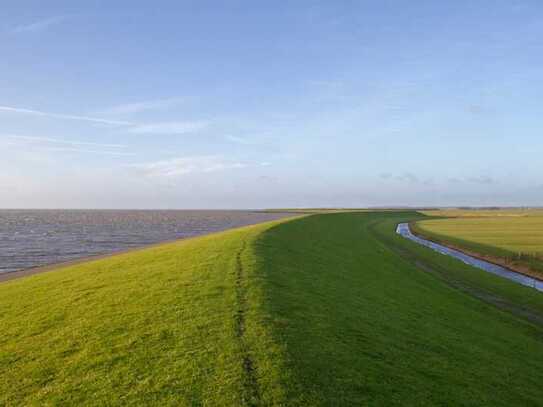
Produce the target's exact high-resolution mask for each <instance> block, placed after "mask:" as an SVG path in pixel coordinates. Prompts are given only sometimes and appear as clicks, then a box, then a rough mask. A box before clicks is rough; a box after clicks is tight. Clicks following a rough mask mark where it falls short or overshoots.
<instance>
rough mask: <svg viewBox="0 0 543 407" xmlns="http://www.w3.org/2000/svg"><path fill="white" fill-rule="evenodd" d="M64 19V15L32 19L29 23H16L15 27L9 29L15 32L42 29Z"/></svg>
mask: <svg viewBox="0 0 543 407" xmlns="http://www.w3.org/2000/svg"><path fill="white" fill-rule="evenodd" d="M64 20H66V16H56V17H50V18H45V19H43V20H38V21H34V22H32V23H29V24H21V25H18V26H17V27H15V28H13V29H12V30H11V31H12V32H13V33H16V34H19V33H26V32H38V31H43V30H46V29H48V28H49V27H51V26H54V25H57V24H60V23H62V22H63V21H64Z"/></svg>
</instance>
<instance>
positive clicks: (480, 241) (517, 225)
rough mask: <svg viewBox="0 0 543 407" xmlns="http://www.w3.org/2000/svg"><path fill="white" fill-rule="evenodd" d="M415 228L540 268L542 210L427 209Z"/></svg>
mask: <svg viewBox="0 0 543 407" xmlns="http://www.w3.org/2000/svg"><path fill="white" fill-rule="evenodd" d="M425 214H427V215H431V216H446V217H447V218H446V219H433V220H432V219H431V220H423V221H420V222H417V224H416V226H415V231H416V232H419V233H421V234H422V235H425V236H426V237H429V238H432V239H433V240H439V241H442V242H445V243H446V242H449V243H452V244H454V245H456V246H459V247H460V248H465V249H468V250H473V251H475V252H478V253H481V254H483V255H490V256H496V257H498V258H503V259H504V260H505V261H506V262H508V263H514V264H517V265H525V266H528V267H531V268H533V269H534V270H535V271H539V272H541V271H543V210H539V209H533V210H521V209H519V210H491V211H488V210H486V211H485V210H481V211H477V210H476V211H454V210H446V211H429V212H425Z"/></svg>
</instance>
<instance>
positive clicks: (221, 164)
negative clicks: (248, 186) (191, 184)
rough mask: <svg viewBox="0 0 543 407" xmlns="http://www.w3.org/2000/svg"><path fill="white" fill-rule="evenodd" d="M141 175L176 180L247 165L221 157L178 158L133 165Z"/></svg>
mask: <svg viewBox="0 0 543 407" xmlns="http://www.w3.org/2000/svg"><path fill="white" fill-rule="evenodd" d="M130 167H131V168H134V169H136V170H137V171H138V172H139V173H140V174H142V175H144V176H147V177H153V178H175V177H179V176H183V175H187V174H191V173H208V172H217V171H224V170H228V169H236V168H238V169H239V168H245V167H247V164H246V163H243V162H240V161H234V160H229V159H226V158H224V157H221V156H214V155H204V156H192V157H178V158H172V159H169V160H161V161H155V162H151V163H144V164H132V165H130Z"/></svg>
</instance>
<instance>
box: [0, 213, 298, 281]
mask: <svg viewBox="0 0 543 407" xmlns="http://www.w3.org/2000/svg"><path fill="white" fill-rule="evenodd" d="M307 215H308V214H302V215H300V214H299V213H291V214H289V216H285V217H283V218H280V219H275V220H266V221H263V222H257V223H251V224H249V225H243V226H236V227H233V228H227V229H224V230H217V231H213V232H209V233H203V234H201V235H196V236H187V237H180V238H177V239H169V240H163V241H160V242H156V243H149V244H144V245H141V246H136V247H131V248H129V249H124V250H118V251H114V252H111V253H103V254H95V255H91V256H85V257H80V258H77V259H73V260H68V261H61V262H58V263H51V264H44V265H42V266H35V267H29V268H25V269H22V270H17V271H8V272H5V273H0V284H2V283H4V282H7V281H12V280H16V279H19V278H23V277H28V276H32V275H35V274H41V273H46V272H50V271H56V270H60V269H63V268H66V267H71V266H75V265H78V264H81V263H87V262H92V261H95V260H102V259H107V258H110V257H113V256H119V255H123V254H128V253H133V252H137V251H140V250H145V249H151V248H153V247H158V246H162V245H166V244H171V243H176V242H181V241H184V240H189V239H197V238H199V237H203V236H210V235H213V234H216V233H224V232H227V231H230V230H236V229H242V228H246V227H251V226H255V225H261V224H263V223H267V222H277V221H279V220H285V219H292V218H296V217H301V216H307Z"/></svg>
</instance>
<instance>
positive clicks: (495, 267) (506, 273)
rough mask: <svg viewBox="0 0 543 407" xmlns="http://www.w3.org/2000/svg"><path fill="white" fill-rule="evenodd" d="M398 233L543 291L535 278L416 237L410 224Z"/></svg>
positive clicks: (404, 224)
mask: <svg viewBox="0 0 543 407" xmlns="http://www.w3.org/2000/svg"><path fill="white" fill-rule="evenodd" d="M396 233H398V234H400V235H402V236H403V237H405V238H407V239H409V240H412V241H414V242H416V243H419V244H421V245H423V246H426V247H429V248H430V249H432V250H435V251H436V252H439V253H441V254H445V255H447V256H452V257H454V258H457V259H459V260H461V261H463V262H464V263H466V264H469V265H470V266H474V267H477V268H479V269H482V270H484V271H488V272H489V273H492V274H496V275H498V276H500V277H504V278H507V279H509V280H512V281H514V282H516V283H519V284H522V285H525V286H528V287H532V288H535V289H536V290H538V291H543V281H539V280H537V279H535V278H532V277H529V276H525V275H524V274H520V273H517V272H514V271H512V270H509V269H506V268H505V267H502V266H498V265H497V264H493V263H489V262H488V261H484V260H480V259H477V258H475V257H472V256H469V255H467V254H465V253H462V252H461V251H458V250H454V249H450V248H448V247H446V246H443V245H440V244H438V243H434V242H431V241H430V240H426V239H423V238H420V237H418V236H415V235H414V234H413V233H412V232H411V229H410V228H409V224H407V223H400V224H399V225H398V227H397V228H396Z"/></svg>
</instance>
